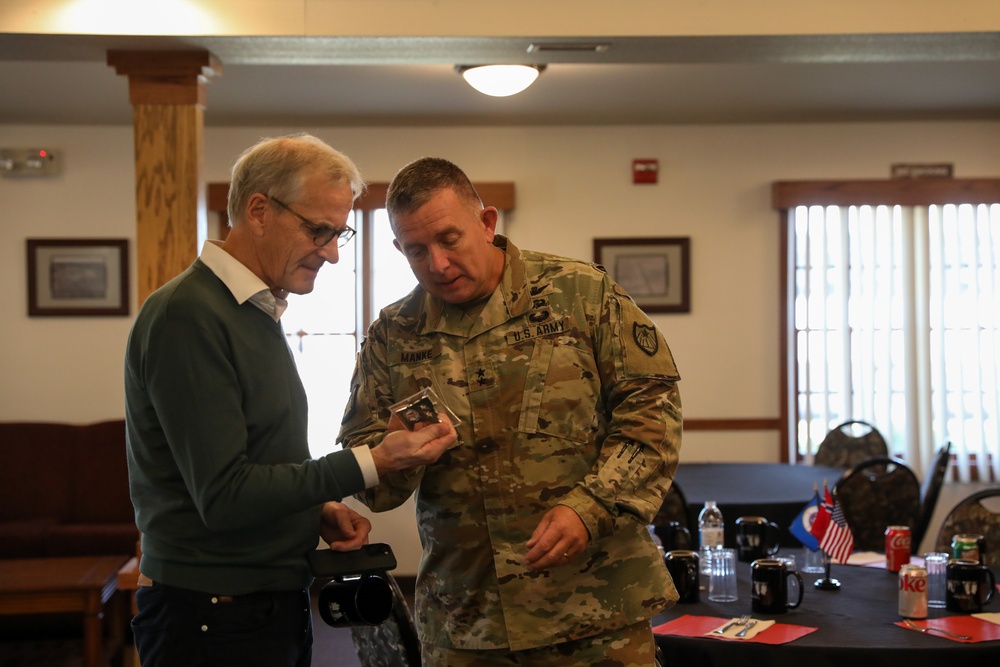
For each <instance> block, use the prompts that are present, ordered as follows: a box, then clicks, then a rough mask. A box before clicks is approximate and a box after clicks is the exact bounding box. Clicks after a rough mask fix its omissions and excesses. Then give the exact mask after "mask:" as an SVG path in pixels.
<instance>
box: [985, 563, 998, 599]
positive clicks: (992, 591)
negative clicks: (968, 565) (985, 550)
mask: <svg viewBox="0 0 1000 667" xmlns="http://www.w3.org/2000/svg"><path fill="white" fill-rule="evenodd" d="M983 571H984V572H986V578H987V579H989V580H990V585H989V588H987V589H986V590H987V593H986V599H985V600H983V606H986V605H988V604H989V603H990V601H991V600H992V599H993V596H994V595H995V594H996V592H997V581H996V579H995V578H994V577H993V571H992V570H991V569H990V568H988V567H986V566H985V565H983Z"/></svg>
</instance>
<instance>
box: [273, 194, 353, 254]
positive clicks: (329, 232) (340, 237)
mask: <svg viewBox="0 0 1000 667" xmlns="http://www.w3.org/2000/svg"><path fill="white" fill-rule="evenodd" d="M267 198H268V199H270V200H271V201H273V202H274V203H275V204H277V205H278V206H280V207H281V208H283V209H285V210H286V211H288V212H289V213H291V214H292V215H294V216H295V217H296V218H298V219H299V220H301V221H302V226H303V227H305V229H306V233H307V234H308V235H309V236H311V237H312V240H313V243H314V244H315V245H316V247H318V248H322V247H323V246H325V245H326V244H327V243H329V242H330V241H332V240H333V239H337V247H338V248H343V247H344V246H345V245H347V242H348V241H350V240H351V239H352V238H354V234H355V232H354V230H353V229H351V228H350V227H346V226H345V227H343V228H341V229H334V228H333V227H329V226H327V225H320V224H317V223H315V222H313V221H312V220H310V219H309V218H307V217H306V216H304V215H302V214H301V213H297V212H296V211H293V210H292V207H291V206H289V205H288V204H286V203H285V202H283V201H281V200H280V199H278V198H277V197H272V196H271V195H268V196H267Z"/></svg>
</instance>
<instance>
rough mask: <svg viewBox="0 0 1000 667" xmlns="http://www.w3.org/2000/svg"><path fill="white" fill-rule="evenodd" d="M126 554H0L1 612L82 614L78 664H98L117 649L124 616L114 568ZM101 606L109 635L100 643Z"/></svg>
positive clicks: (119, 643)
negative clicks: (14, 556) (8, 557)
mask: <svg viewBox="0 0 1000 667" xmlns="http://www.w3.org/2000/svg"><path fill="white" fill-rule="evenodd" d="M126 560H127V557H126V556H80V557H73V558H29V559H23V560H22V559H12V560H0V615H15V614H48V613H61V612H71V613H81V614H83V653H84V655H83V659H84V660H83V664H84V667H99V666H100V665H102V664H104V662H105V659H106V658H107V656H108V655H109V654H110V653H111V652H113V651H115V650H117V648H118V647H119V646H120V645H121V642H122V638H123V632H122V630H123V624H124V618H123V616H122V613H121V612H122V609H121V608H120V602H121V601H120V600H119V599H118V598H117V597H116V596H115V593H116V592H117V591H118V568H120V567H121V566H122V564H123V563H125V561H126ZM105 611H108V612H109V614H108V616H109V629H110V638H109V642H108V644H109V645H108V646H107V647H105V646H104V627H103V626H104V623H103V616H104V613H105Z"/></svg>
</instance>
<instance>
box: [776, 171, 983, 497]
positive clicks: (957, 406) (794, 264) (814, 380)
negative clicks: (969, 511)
mask: <svg viewBox="0 0 1000 667" xmlns="http://www.w3.org/2000/svg"><path fill="white" fill-rule="evenodd" d="M774 194H775V202H776V204H778V208H781V209H782V210H783V212H784V215H783V219H784V221H785V226H784V242H785V244H786V252H787V257H788V262H787V273H786V276H785V289H783V292H784V303H785V307H784V313H785V317H786V322H785V324H784V335H785V336H786V345H785V347H786V350H787V355H786V357H785V360H786V364H787V369H786V372H785V375H786V377H785V386H786V387H787V390H786V391H785V394H786V397H787V399H786V402H785V410H786V411H787V415H786V419H785V420H784V421H785V422H786V428H787V429H788V431H789V432H790V433H791V434H793V435H792V437H790V438H788V441H789V443H790V451H789V458H790V459H792V460H806V461H809V460H811V457H812V455H813V453H814V452H815V451H816V448H817V447H818V445H819V442H820V441H821V440H822V439H823V437H824V436H825V435H826V433H827V432H828V431H829V430H830V429H831V428H833V427H834V426H836V425H837V424H840V423H841V422H843V421H847V420H849V419H861V420H864V421H867V422H870V423H872V424H874V425H875V426H876V427H877V428H878V429H879V430H880V431H881V432H882V433H883V434H884V435H885V436H886V439H887V441H888V442H889V445H890V449H891V453H892V454H893V455H895V456H899V457H901V458H903V459H905V460H906V461H907V463H908V464H910V465H911V467H914V468H915V469H916V470H917V471H918V472H922V471H923V470H926V469H927V467H928V466H929V465H930V463H931V461H932V458H933V455H934V452H935V450H936V449H937V448H938V447H940V446H941V445H942V444H944V443H945V442H947V441H950V442H951V443H952V445H953V451H955V452H956V464H957V465H956V470H957V471H958V473H959V477H960V478H961V479H962V480H963V481H969V480H975V479H979V480H986V479H994V480H995V479H1000V376H998V368H997V366H998V361H1000V204H998V203H995V202H1000V181H993V180H975V181H967V180H961V181H960V180H951V179H933V180H930V179H928V180H926V181H924V180H919V179H918V180H900V181H875V182H844V183H837V184H830V183H778V184H775V188H774Z"/></svg>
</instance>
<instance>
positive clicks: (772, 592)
mask: <svg viewBox="0 0 1000 667" xmlns="http://www.w3.org/2000/svg"><path fill="white" fill-rule="evenodd" d="M789 577H792V578H794V579H795V582H796V584H798V585H797V586H796V590H798V597H797V599H796V600H795V602H794V603H792V602H789V601H788V578H789ZM750 582H751V588H750V609H751V610H752V611H753V612H754V613H756V614H784V613H785V612H786V611H788V610H789V609H794V608H795V607H798V606H799V605H800V604H802V592H803V589H804V588H805V586H803V583H802V575H801V574H799V573H798V572H795V571H792V570H789V569H788V566H787V565H786V564H785V563H784V562H783V561H780V560H778V559H777V558H758V559H757V560H755V561H754V562H753V563H751V564H750Z"/></svg>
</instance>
